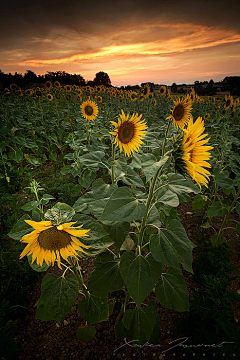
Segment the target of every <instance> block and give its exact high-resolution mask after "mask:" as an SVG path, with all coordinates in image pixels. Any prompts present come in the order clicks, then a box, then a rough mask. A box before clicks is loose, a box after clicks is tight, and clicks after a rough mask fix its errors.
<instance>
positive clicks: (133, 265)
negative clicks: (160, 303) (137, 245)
mask: <svg viewBox="0 0 240 360" xmlns="http://www.w3.org/2000/svg"><path fill="white" fill-rule="evenodd" d="M120 272H121V275H122V278H123V280H124V282H125V285H126V287H127V289H128V292H129V295H130V296H131V297H132V298H133V300H134V301H135V302H136V304H137V305H138V306H140V305H141V303H142V302H143V300H145V299H146V297H147V296H148V294H149V293H150V292H151V291H152V289H153V287H154V285H155V284H156V282H157V280H158V278H159V277H160V276H161V274H162V266H161V264H159V263H158V262H157V261H155V260H154V259H153V257H152V256H151V255H150V256H148V257H147V258H144V257H143V256H142V255H138V256H135V254H134V253H133V252H130V251H127V252H125V253H124V254H123V255H122V257H121V260H120Z"/></svg>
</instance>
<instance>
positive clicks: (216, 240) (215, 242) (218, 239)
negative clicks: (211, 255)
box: [211, 234, 226, 247]
mask: <svg viewBox="0 0 240 360" xmlns="http://www.w3.org/2000/svg"><path fill="white" fill-rule="evenodd" d="M224 242H226V239H225V238H224V237H223V236H222V235H220V234H214V235H213V236H212V237H211V243H212V246H213V247H217V246H219V245H221V244H223V243H224Z"/></svg>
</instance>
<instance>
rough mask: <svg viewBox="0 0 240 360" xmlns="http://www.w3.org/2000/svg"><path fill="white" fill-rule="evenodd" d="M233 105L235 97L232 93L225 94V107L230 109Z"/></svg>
mask: <svg viewBox="0 0 240 360" xmlns="http://www.w3.org/2000/svg"><path fill="white" fill-rule="evenodd" d="M232 105H233V97H232V96H231V95H228V96H227V95H225V104H224V109H225V110H228V109H229V108H230V106H232Z"/></svg>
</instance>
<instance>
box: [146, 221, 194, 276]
mask: <svg viewBox="0 0 240 360" xmlns="http://www.w3.org/2000/svg"><path fill="white" fill-rule="evenodd" d="M194 247H195V245H194V244H193V243H192V242H191V241H190V240H189V239H188V237H187V234H186V232H185V230H184V228H183V226H182V225H181V223H180V221H178V220H172V221H171V222H170V223H169V225H168V226H167V228H166V229H160V231H159V233H158V234H157V235H152V236H151V237H150V251H151V254H152V256H153V257H154V259H155V260H156V261H159V262H160V263H163V264H165V265H169V266H172V267H174V268H179V267H180V264H181V265H182V266H183V268H184V269H185V270H187V271H190V272H192V249H193V248H194Z"/></svg>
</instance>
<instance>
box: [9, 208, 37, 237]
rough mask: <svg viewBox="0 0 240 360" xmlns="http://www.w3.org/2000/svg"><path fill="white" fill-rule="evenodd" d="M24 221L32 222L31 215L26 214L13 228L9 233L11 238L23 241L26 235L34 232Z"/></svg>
mask: <svg viewBox="0 0 240 360" xmlns="http://www.w3.org/2000/svg"><path fill="white" fill-rule="evenodd" d="M24 220H31V218H30V216H29V215H27V214H24V215H23V216H22V217H21V218H20V219H19V220H18V221H17V223H16V224H15V225H14V226H13V228H12V230H11V231H10V232H9V233H8V236H9V237H10V238H12V239H14V240H21V239H22V237H23V236H24V235H26V234H29V233H30V232H32V231H33V230H34V229H33V228H32V227H31V226H30V225H28V224H27V223H26V222H25V221H24Z"/></svg>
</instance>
